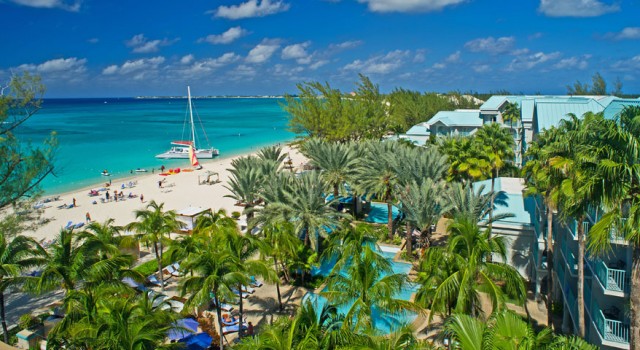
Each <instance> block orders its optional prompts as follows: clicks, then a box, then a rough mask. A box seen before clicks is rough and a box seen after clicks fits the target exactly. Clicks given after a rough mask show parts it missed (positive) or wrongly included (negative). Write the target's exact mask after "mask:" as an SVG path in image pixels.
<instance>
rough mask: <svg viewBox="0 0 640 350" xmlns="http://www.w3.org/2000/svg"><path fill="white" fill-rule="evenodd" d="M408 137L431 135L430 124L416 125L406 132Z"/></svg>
mask: <svg viewBox="0 0 640 350" xmlns="http://www.w3.org/2000/svg"><path fill="white" fill-rule="evenodd" d="M406 134H407V135H429V134H430V132H429V128H428V124H427V123H420V124H416V125H414V126H412V127H411V129H409V130H408V131H407V132H406Z"/></svg>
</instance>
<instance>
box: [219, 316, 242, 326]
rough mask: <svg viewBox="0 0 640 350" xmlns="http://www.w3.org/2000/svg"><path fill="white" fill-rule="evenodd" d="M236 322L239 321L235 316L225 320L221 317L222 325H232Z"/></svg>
mask: <svg viewBox="0 0 640 350" xmlns="http://www.w3.org/2000/svg"><path fill="white" fill-rule="evenodd" d="M238 323H240V318H239V317H237V316H233V317H231V321H229V322H227V321H226V320H225V319H224V317H223V318H222V325H223V326H227V327H229V326H233V325H237V324H238Z"/></svg>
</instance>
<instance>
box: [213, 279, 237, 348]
mask: <svg viewBox="0 0 640 350" xmlns="http://www.w3.org/2000/svg"><path fill="white" fill-rule="evenodd" d="M216 292H217V291H216ZM241 297H242V295H241ZM213 298H214V300H215V301H216V315H217V316H218V330H219V331H220V332H219V334H220V344H219V345H220V350H224V345H222V339H224V334H223V333H222V311H220V310H221V309H220V307H221V306H220V299H218V293H216V294H215V296H214V297H213ZM240 328H241V329H242V320H240Z"/></svg>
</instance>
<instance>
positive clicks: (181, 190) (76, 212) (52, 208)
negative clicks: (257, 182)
mask: <svg viewBox="0 0 640 350" xmlns="http://www.w3.org/2000/svg"><path fill="white" fill-rule="evenodd" d="M283 152H284V153H288V154H289V156H290V157H291V160H292V162H293V165H294V166H300V164H301V163H302V162H304V161H305V158H304V156H302V155H301V154H300V153H299V152H298V151H297V150H296V149H293V148H291V147H290V146H284V147H283ZM246 155H248V154H245V156H246ZM237 157H240V156H237ZM237 157H235V158H237ZM233 159H234V158H226V159H219V160H214V161H211V162H206V163H203V164H202V166H203V168H202V169H201V170H196V171H192V172H180V173H179V174H176V175H170V176H160V175H159V174H158V171H156V172H155V173H154V174H151V173H146V174H144V175H139V176H136V177H134V178H128V179H126V180H113V181H112V184H111V186H110V187H109V194H110V199H111V200H110V201H109V202H106V203H102V201H101V199H104V198H105V191H100V195H99V196H96V197H90V196H89V189H86V188H84V189H82V190H78V191H72V192H68V193H64V194H60V195H59V197H60V200H58V201H54V202H49V203H46V204H45V207H46V209H44V212H43V214H42V219H44V220H45V221H47V222H46V223H45V224H43V225H41V226H39V227H38V228H37V230H35V231H31V232H25V233H24V234H25V235H28V236H32V237H34V238H35V239H37V240H49V239H53V238H54V237H55V236H56V235H57V234H58V233H59V232H60V229H61V228H63V227H64V226H65V225H67V223H68V222H69V221H71V222H73V223H74V224H77V223H80V222H85V215H86V213H89V214H90V216H91V219H92V220H93V221H98V222H104V221H105V220H107V219H109V218H112V219H114V220H115V225H126V224H128V223H130V222H132V221H135V214H134V211H135V210H138V209H143V208H145V206H146V205H147V204H149V201H151V200H155V201H156V202H158V203H164V208H165V210H181V209H185V208H187V207H190V206H192V207H202V208H211V209H213V210H214V211H217V210H219V209H225V210H226V211H227V213H229V214H231V212H232V211H240V212H242V209H243V208H242V207H239V206H235V205H234V204H235V202H236V201H235V200H233V199H232V198H228V197H225V195H228V194H230V192H229V190H227V189H226V188H225V187H224V185H226V182H227V180H228V179H229V172H228V171H227V169H229V168H230V167H231V161H232V160H233ZM169 164H171V165H172V166H174V167H180V166H182V167H184V168H190V167H188V166H186V165H187V164H188V160H186V159H185V160H184V161H171V162H167V165H169ZM209 172H217V173H219V176H220V181H221V182H220V183H217V184H214V185H207V184H204V185H202V184H199V181H200V182H202V181H205V180H206V179H207V175H208V173H209ZM216 178H217V177H216V176H215V175H214V176H212V177H211V179H212V180H213V179H216ZM105 180H106V181H108V178H107V177H105ZM161 180H165V181H164V183H163V187H162V188H160V187H159V186H158V181H161ZM129 182H137V184H135V185H134V186H133V187H132V188H129V187H126V186H128V184H129ZM123 184H124V185H125V188H124V189H121V187H122V185H123ZM101 187H104V184H102V185H100V186H96V187H95V188H93V189H95V190H98V189H99V188H101ZM114 190H117V191H118V192H120V191H122V192H124V196H125V200H124V201H123V200H120V199H119V200H118V201H117V202H116V201H114V200H113V191H114ZM129 193H132V194H133V195H137V196H138V197H137V198H131V199H130V198H126V197H127V196H128V195H129ZM140 195H144V202H142V201H141V200H140V197H139V196H140ZM48 197H54V196H53V195H50V196H48ZM74 198H75V199H76V207H73V208H70V209H58V206H61V205H64V204H71V203H73V199H74ZM94 201H95V202H96V203H97V204H93V202H94Z"/></svg>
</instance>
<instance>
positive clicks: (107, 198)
mask: <svg viewBox="0 0 640 350" xmlns="http://www.w3.org/2000/svg"><path fill="white" fill-rule="evenodd" d="M104 198H105V199H106V200H107V202H108V201H109V191H107V192H105V193H104Z"/></svg>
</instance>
